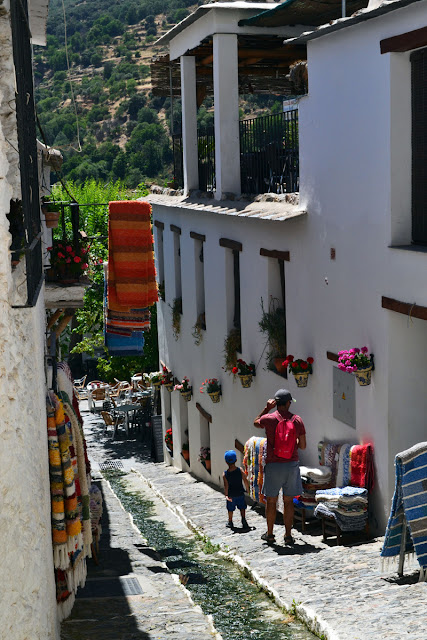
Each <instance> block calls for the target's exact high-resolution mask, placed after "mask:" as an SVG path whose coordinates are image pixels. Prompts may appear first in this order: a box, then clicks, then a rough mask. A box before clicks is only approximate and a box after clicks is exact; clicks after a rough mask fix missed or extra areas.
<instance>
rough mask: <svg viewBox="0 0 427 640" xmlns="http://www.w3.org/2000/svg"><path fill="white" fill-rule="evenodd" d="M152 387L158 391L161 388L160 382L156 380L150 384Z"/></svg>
mask: <svg viewBox="0 0 427 640" xmlns="http://www.w3.org/2000/svg"><path fill="white" fill-rule="evenodd" d="M151 384H152V385H153V387H155V388H156V389H159V388H160V387H161V386H162V381H161V380H157V381H156V382H152V383H151Z"/></svg>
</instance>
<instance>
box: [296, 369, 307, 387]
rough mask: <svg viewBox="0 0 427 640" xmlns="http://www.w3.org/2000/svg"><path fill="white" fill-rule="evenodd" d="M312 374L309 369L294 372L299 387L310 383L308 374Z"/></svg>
mask: <svg viewBox="0 0 427 640" xmlns="http://www.w3.org/2000/svg"><path fill="white" fill-rule="evenodd" d="M309 375H310V374H309V373H308V371H303V372H302V373H294V377H295V382H296V383H297V386H298V387H306V386H307V383H308V376H309Z"/></svg>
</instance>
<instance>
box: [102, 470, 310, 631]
mask: <svg viewBox="0 0 427 640" xmlns="http://www.w3.org/2000/svg"><path fill="white" fill-rule="evenodd" d="M105 477H106V479H107V480H108V481H109V482H110V484H111V487H112V489H113V491H114V492H115V494H116V495H117V497H118V498H119V500H120V502H121V504H122V505H123V507H124V509H125V510H126V511H128V512H129V513H130V514H131V515H132V517H133V519H134V523H135V525H136V526H137V527H138V529H139V530H140V532H141V534H142V535H143V537H144V538H145V539H146V540H147V542H148V544H149V545H150V546H151V547H153V548H154V549H155V550H156V551H157V553H158V554H159V556H160V557H161V558H162V559H163V561H164V562H165V563H166V565H167V567H168V569H169V571H170V572H171V573H175V574H178V575H179V576H180V580H181V582H182V583H183V584H184V585H185V586H186V588H187V589H188V590H189V591H190V593H191V597H192V599H193V600H194V602H195V603H197V604H198V605H200V607H201V608H202V609H203V611H204V613H205V614H210V615H211V616H212V617H213V621H214V624H215V627H216V628H217V630H218V631H219V632H220V633H221V635H222V637H223V638H224V640H248V639H249V638H256V640H284V639H287V640H314V638H315V636H314V635H313V634H312V633H310V632H309V631H308V630H307V629H306V627H305V626H304V625H303V624H301V623H300V622H298V621H296V620H295V619H294V618H293V617H292V616H290V615H289V614H287V613H286V612H283V611H281V610H280V609H279V608H278V607H277V606H276V605H275V603H274V602H273V601H272V600H271V599H270V598H269V597H268V596H267V595H266V594H265V593H264V592H263V591H261V590H260V589H259V588H258V586H257V585H256V584H254V583H252V582H251V581H250V580H249V579H247V578H245V577H244V576H243V574H242V573H241V572H240V571H239V569H238V568H237V567H235V566H234V564H233V563H232V562H230V561H229V560H227V559H226V558H224V557H223V556H222V555H221V554H219V553H218V551H219V547H217V546H216V545H213V544H212V543H211V542H210V541H209V540H206V539H200V538H199V537H197V536H196V535H195V534H193V533H192V532H190V531H189V529H188V528H187V527H186V526H185V525H183V523H182V522H181V521H180V520H179V519H178V517H177V516H176V515H175V514H173V513H172V512H171V511H170V509H168V508H167V507H166V505H164V504H163V503H161V501H160V500H159V499H158V498H156V497H155V496H154V495H153V494H152V493H150V489H149V487H148V485H146V486H145V487H144V485H145V483H144V482H143V481H142V480H141V479H140V478H139V477H138V476H137V474H132V473H131V474H126V475H124V476H120V475H113V474H105Z"/></svg>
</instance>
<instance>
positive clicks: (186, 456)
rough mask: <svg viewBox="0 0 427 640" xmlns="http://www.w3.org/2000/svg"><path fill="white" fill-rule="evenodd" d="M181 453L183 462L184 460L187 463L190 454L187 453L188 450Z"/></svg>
mask: <svg viewBox="0 0 427 640" xmlns="http://www.w3.org/2000/svg"><path fill="white" fill-rule="evenodd" d="M181 453H182V457H183V458H184V460H185V461H186V462H188V461H189V459H190V452H189V450H188V449H183V450H182V451H181Z"/></svg>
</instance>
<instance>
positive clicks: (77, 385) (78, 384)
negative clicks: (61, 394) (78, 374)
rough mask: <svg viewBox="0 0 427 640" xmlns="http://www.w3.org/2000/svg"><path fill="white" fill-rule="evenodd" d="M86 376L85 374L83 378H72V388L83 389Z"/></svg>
mask: <svg viewBox="0 0 427 640" xmlns="http://www.w3.org/2000/svg"><path fill="white" fill-rule="evenodd" d="M86 378H87V376H83V378H77V379H76V380H73V385H74V388H75V389H84V386H85V382H86Z"/></svg>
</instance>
